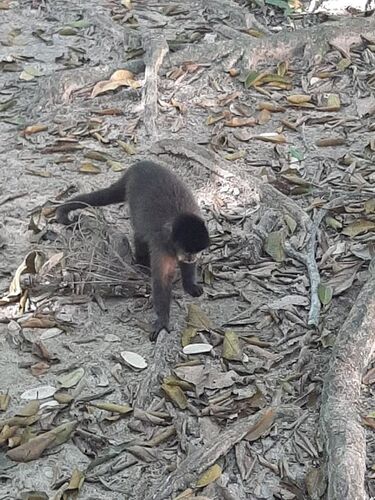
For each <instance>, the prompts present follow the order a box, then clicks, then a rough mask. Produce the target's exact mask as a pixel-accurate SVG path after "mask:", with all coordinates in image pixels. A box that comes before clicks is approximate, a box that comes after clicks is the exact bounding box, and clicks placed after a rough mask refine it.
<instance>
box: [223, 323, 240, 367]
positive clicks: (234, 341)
mask: <svg viewBox="0 0 375 500" xmlns="http://www.w3.org/2000/svg"><path fill="white" fill-rule="evenodd" d="M222 356H223V358H225V359H228V360H236V361H240V360H241V359H242V351H241V347H240V341H239V339H238V336H237V334H236V332H233V331H231V330H228V331H226V332H225V335H224V342H223V353H222Z"/></svg>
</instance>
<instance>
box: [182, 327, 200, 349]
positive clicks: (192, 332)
mask: <svg viewBox="0 0 375 500" xmlns="http://www.w3.org/2000/svg"><path fill="white" fill-rule="evenodd" d="M197 333H198V330H197V329H196V328H194V327H192V326H187V327H186V328H185V329H184V331H183V332H182V335H181V345H182V347H186V346H187V345H189V344H190V342H191V341H192V339H193V338H194V337H195V336H196V335H197Z"/></svg>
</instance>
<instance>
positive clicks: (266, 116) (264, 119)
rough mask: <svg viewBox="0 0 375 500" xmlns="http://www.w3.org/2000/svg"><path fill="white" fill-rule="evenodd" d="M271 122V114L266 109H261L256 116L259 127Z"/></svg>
mask: <svg viewBox="0 0 375 500" xmlns="http://www.w3.org/2000/svg"><path fill="white" fill-rule="evenodd" d="M270 120H271V113H270V111H268V109H262V111H261V112H260V113H259V115H258V123H259V125H264V124H265V123H268V122H269V121H270Z"/></svg>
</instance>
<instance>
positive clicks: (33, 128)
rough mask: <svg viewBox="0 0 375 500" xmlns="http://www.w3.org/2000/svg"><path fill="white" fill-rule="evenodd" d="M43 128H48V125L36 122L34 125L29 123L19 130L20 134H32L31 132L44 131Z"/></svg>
mask: <svg viewBox="0 0 375 500" xmlns="http://www.w3.org/2000/svg"><path fill="white" fill-rule="evenodd" d="M45 130H48V125H43V124H41V123H38V124H36V125H30V126H29V127H26V128H25V129H24V130H22V131H21V135H24V136H26V135H32V134H38V133H39V132H44V131H45Z"/></svg>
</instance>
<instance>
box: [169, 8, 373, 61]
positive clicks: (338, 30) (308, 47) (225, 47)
mask: <svg viewBox="0 0 375 500" xmlns="http://www.w3.org/2000/svg"><path fill="white" fill-rule="evenodd" d="M374 30H375V18H374V17H369V18H365V17H358V18H348V19H346V20H345V22H344V23H343V22H342V20H341V21H340V22H332V23H324V24H319V25H317V26H311V27H308V28H303V29H300V30H297V31H293V32H284V31H283V32H280V33H278V34H276V35H273V36H266V37H262V38H260V39H255V38H252V37H250V36H249V37H248V38H247V39H244V38H243V37H240V38H236V37H235V38H233V39H232V40H220V41H218V42H214V43H210V44H202V45H192V46H189V47H186V48H185V49H182V50H179V51H178V52H176V53H174V54H172V55H171V57H170V63H171V65H172V66H179V65H181V64H182V63H183V62H184V61H192V62H199V63H206V62H210V63H212V61H220V59H223V58H225V57H226V56H228V55H230V54H233V52H234V51H238V50H239V49H241V48H242V49H244V56H243V70H244V71H246V70H248V69H249V68H253V67H255V66H256V65H257V64H258V63H260V62H262V61H270V60H271V61H272V60H274V61H285V60H286V59H288V58H291V57H295V56H297V55H299V54H300V55H302V54H303V51H306V52H307V53H308V54H309V57H310V58H313V57H314V56H315V55H318V54H321V51H322V49H323V51H324V50H325V49H327V48H328V44H332V45H336V46H339V47H345V48H349V46H350V45H351V44H352V43H358V42H360V40H361V36H368V37H372V36H373V34H374ZM235 32H236V31H235V30H233V33H235ZM302 40H306V43H303V42H301V41H302Z"/></svg>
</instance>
